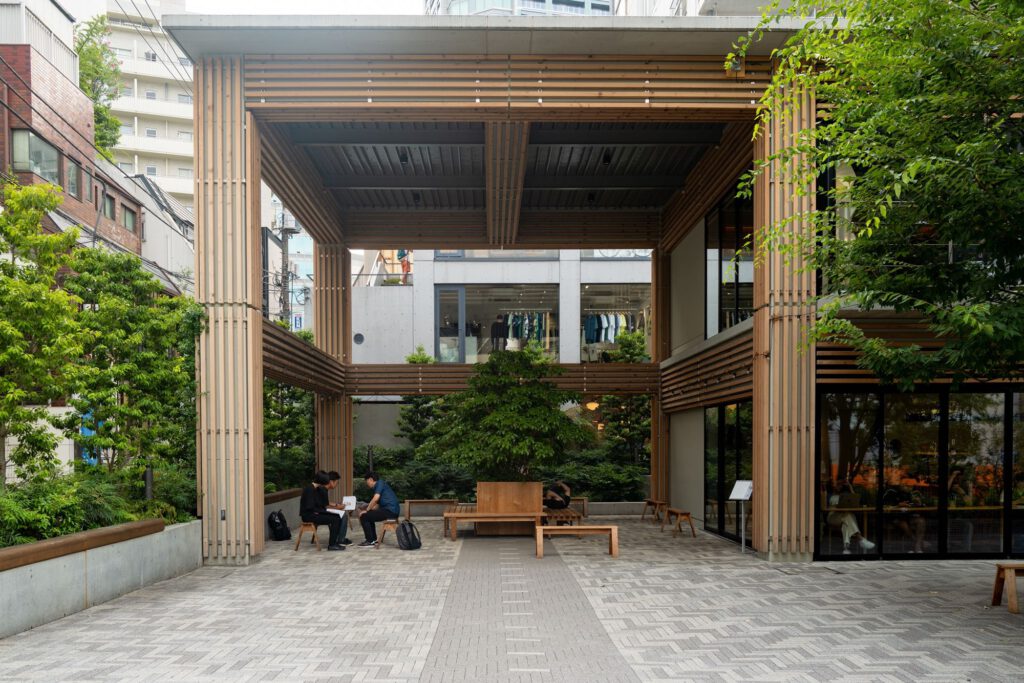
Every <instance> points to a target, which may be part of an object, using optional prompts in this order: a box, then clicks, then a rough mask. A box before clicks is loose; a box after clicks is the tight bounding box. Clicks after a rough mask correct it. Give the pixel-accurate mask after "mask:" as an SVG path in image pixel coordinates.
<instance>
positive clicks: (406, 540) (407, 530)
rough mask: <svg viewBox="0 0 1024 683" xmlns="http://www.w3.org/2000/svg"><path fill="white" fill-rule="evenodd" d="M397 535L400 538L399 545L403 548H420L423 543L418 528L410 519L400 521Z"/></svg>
mask: <svg viewBox="0 0 1024 683" xmlns="http://www.w3.org/2000/svg"><path fill="white" fill-rule="evenodd" d="M395 536H396V537H397V538H398V547H399V548H401V549H402V550H419V549H420V547H421V546H422V545H423V543H421V542H420V532H419V531H417V530H416V525H414V524H413V523H412V522H410V521H409V520H405V521H403V522H400V523H399V525H398V528H397V529H395Z"/></svg>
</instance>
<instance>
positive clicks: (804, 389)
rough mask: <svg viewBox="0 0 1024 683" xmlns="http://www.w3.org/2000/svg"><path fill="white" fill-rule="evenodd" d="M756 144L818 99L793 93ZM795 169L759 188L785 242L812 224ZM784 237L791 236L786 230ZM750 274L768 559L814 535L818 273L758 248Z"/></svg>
mask: <svg viewBox="0 0 1024 683" xmlns="http://www.w3.org/2000/svg"><path fill="white" fill-rule="evenodd" d="M787 99H788V106H787V109H788V111H787V112H786V115H785V116H778V115H776V116H775V117H773V122H772V124H771V125H770V126H769V127H768V128H767V130H764V131H762V133H761V135H760V136H759V138H758V139H757V141H756V149H755V155H756V157H757V158H759V159H767V158H769V157H770V156H771V155H772V154H774V153H775V152H776V151H778V150H779V149H781V148H783V147H785V146H787V145H788V144H789V143H790V142H792V141H793V140H794V139H795V138H796V136H797V134H798V132H799V131H800V130H802V129H806V128H809V127H810V126H813V125H814V100H813V98H812V97H810V96H809V95H807V94H806V93H798V94H793V93H790V94H789V96H788V98H787ZM793 175H794V174H793V173H791V169H788V168H786V167H785V166H784V165H783V164H782V163H781V162H779V161H775V162H773V163H772V164H771V166H770V167H769V168H768V169H766V172H765V173H764V174H763V175H762V176H761V177H760V178H758V181H757V183H756V185H755V188H754V222H755V226H756V227H758V228H760V227H761V226H764V225H776V226H777V225H780V223H781V222H782V221H783V220H785V219H787V218H794V217H796V218H795V219H794V220H792V221H791V222H790V223H788V224H787V225H786V226H785V228H784V233H783V236H782V239H785V240H787V241H789V242H790V243H792V240H793V239H794V237H793V236H795V235H798V234H801V233H802V231H804V230H806V229H807V226H806V223H805V222H804V221H802V220H800V219H799V216H800V215H801V214H803V213H805V212H806V211H808V210H810V209H811V208H813V207H812V204H811V202H813V200H814V192H813V188H810V190H811V191H809V192H803V193H799V192H798V189H799V188H798V186H797V185H795V180H794V177H793ZM787 236H788V237H787ZM762 257H763V258H762ZM757 264H758V265H757V270H756V272H755V276H754V281H755V286H754V306H755V313H754V396H753V399H754V415H753V423H754V424H753V430H754V434H753V445H754V501H753V507H754V529H753V540H754V547H755V548H756V549H757V550H759V551H761V552H764V553H767V554H768V556H769V557H770V558H772V559H806V558H808V557H809V556H810V554H811V553H812V551H813V542H814V541H813V539H814V529H813V524H814V504H813V501H814V476H813V473H814V403H815V395H814V358H815V350H814V347H813V345H808V344H807V335H806V333H807V330H808V328H809V326H810V324H811V322H812V321H813V319H814V315H815V312H814V307H813V305H812V304H811V299H812V297H813V296H814V293H815V279H814V273H813V272H808V271H806V270H805V269H804V262H803V260H802V259H800V258H798V257H796V256H788V257H787V256H786V255H783V254H782V253H780V252H779V250H778V249H772V250H771V251H770V252H768V253H764V254H760V255H759V258H758V259H757Z"/></svg>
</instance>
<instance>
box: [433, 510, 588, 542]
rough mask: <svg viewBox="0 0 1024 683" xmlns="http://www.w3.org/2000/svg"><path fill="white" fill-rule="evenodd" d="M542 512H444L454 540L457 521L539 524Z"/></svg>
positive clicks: (457, 526)
mask: <svg viewBox="0 0 1024 683" xmlns="http://www.w3.org/2000/svg"><path fill="white" fill-rule="evenodd" d="M542 517H544V512H542V511H540V510H538V511H536V512H477V511H476V510H473V511H472V512H469V511H466V512H463V511H459V510H452V511H450V512H446V513H444V522H445V526H446V528H447V529H448V531H449V533H450V538H451V540H453V541H454V540H455V539H456V537H457V536H458V533H459V522H533V523H534V525H536V526H539V525H540V522H541V518H542ZM559 528H563V529H569V528H572V529H575V528H577V527H559Z"/></svg>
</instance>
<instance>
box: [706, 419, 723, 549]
mask: <svg viewBox="0 0 1024 683" xmlns="http://www.w3.org/2000/svg"><path fill="white" fill-rule="evenodd" d="M718 412H719V411H718V408H708V409H706V410H705V411H704V528H705V529H706V530H707V531H713V532H715V533H716V534H717V533H720V532H721V529H719V520H718V445H719V444H718Z"/></svg>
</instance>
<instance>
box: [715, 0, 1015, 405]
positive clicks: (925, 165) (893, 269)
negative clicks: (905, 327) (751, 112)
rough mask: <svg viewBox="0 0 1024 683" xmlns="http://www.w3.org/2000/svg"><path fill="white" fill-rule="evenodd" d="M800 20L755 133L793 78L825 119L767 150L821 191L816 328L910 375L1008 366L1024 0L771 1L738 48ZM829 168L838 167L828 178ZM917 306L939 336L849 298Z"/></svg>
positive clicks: (813, 239)
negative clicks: (886, 334)
mask: <svg viewBox="0 0 1024 683" xmlns="http://www.w3.org/2000/svg"><path fill="white" fill-rule="evenodd" d="M780 16H790V17H816V18H809V19H807V21H806V23H805V24H804V27H803V28H802V29H801V30H799V31H797V32H796V34H795V35H794V36H792V37H791V38H790V39H789V40H787V42H786V43H785V45H784V46H783V47H781V48H779V49H777V50H775V52H774V54H773V56H774V57H775V58H776V59H777V60H778V67H777V69H776V70H775V72H774V75H773V80H772V84H771V86H770V87H769V89H768V90H767V92H766V93H765V95H764V97H763V99H762V101H761V105H762V106H761V109H760V112H759V127H760V130H759V131H758V134H763V131H764V130H765V126H766V124H768V123H770V122H771V120H772V119H773V117H775V118H780V117H781V118H785V113H784V111H783V106H784V105H785V103H786V102H787V100H788V98H791V97H792V96H793V94H794V93H796V92H802V91H803V92H811V93H813V94H814V95H815V97H816V98H817V101H818V102H819V103H824V104H823V106H822V107H821V108H820V110H819V120H818V125H817V126H816V127H815V128H814V129H812V130H803V131H801V132H800V134H799V135H798V136H797V138H796V139H795V140H794V141H793V142H792V144H789V145H788V146H786V147H785V148H784V149H781V150H779V151H778V152H777V153H775V154H774V155H773V156H772V157H771V158H769V159H762V160H759V163H758V164H757V166H756V168H755V171H754V175H756V174H757V173H760V172H761V171H762V170H763V168H764V165H765V164H767V163H771V162H773V161H774V162H777V163H781V164H782V167H783V168H785V169H786V172H787V173H790V174H792V175H793V177H794V178H796V179H797V180H799V181H802V182H803V183H804V184H805V185H806V186H807V187H808V188H809V189H807V190H806V192H807V193H808V194H809V193H810V192H812V189H810V188H811V187H812V184H813V183H814V181H818V187H817V192H818V197H817V199H818V201H817V202H814V201H811V202H810V205H811V206H814V209H813V210H811V211H809V212H807V213H806V214H803V215H801V216H798V217H797V219H796V220H800V221H805V222H806V224H807V225H809V226H810V230H809V231H808V232H807V233H806V234H804V235H803V237H802V239H796V240H792V239H785V238H782V237H781V236H782V235H783V234H784V233H785V232H786V231H787V226H786V225H774V226H767V229H766V230H765V231H764V232H762V233H760V234H759V236H758V238H759V239H760V240H762V244H764V245H765V246H767V247H768V248H776V249H780V250H783V251H787V250H793V251H794V252H795V251H799V252H801V255H802V256H804V257H806V258H807V259H808V263H809V267H810V268H814V269H818V270H819V271H820V273H821V275H822V277H821V280H822V282H823V287H822V291H821V292H820V294H821V297H820V298H819V300H818V302H817V303H818V305H819V320H818V322H817V324H816V325H815V328H814V330H813V331H812V332H813V336H814V337H815V338H817V339H820V340H833V341H838V342H841V343H846V344H850V345H852V346H853V347H854V348H856V349H857V350H858V351H860V352H861V360H860V361H859V362H860V363H861V365H862V366H863V367H866V368H868V369H870V370H871V371H873V372H874V373H875V374H876V375H877V376H879V377H880V378H881V379H882V380H883V381H887V382H894V383H898V384H900V385H902V386H910V385H912V384H913V383H914V382H915V381H927V380H929V379H932V378H934V377H936V376H937V375H940V374H943V373H947V372H948V373H951V374H952V376H953V378H954V380H955V381H960V380H963V379H967V378H978V379H986V378H995V377H1004V376H1007V375H1010V374H1016V373H1017V372H1018V370H1019V368H1020V366H1021V363H1022V362H1024V288H1022V281H1024V229H1022V228H1024V153H1022V151H1024V118H1022V116H1024V98H1022V97H1021V92H1022V90H1024V4H1022V3H1020V2H1017V1H1015V0H889V1H888V2H872V1H870V0H794V1H793V2H791V3H789V4H788V7H786V8H785V9H782V8H780V3H779V2H775V3H774V4H772V5H771V6H769V7H768V8H767V9H766V11H765V15H764V17H763V18H762V21H761V25H760V27H759V28H758V29H757V30H756V31H753V32H752V33H751V34H750V35H749V36H744V37H742V38H741V39H740V40H739V42H738V43H737V47H736V51H735V53H734V54H733V55H730V57H729V61H730V63H731V62H733V61H734V60H736V59H740V58H742V57H743V55H744V54H745V53H746V52H747V51H748V50H749V49H750V48H751V46H752V45H754V44H756V42H757V41H758V40H759V39H760V38H761V37H762V36H763V34H764V32H765V31H767V30H770V27H771V24H772V23H773V22H774V21H775V19H776V18H777V17H780ZM831 179H835V181H834V182H831ZM879 308H881V309H890V310H894V311H897V312H901V313H910V314H913V315H915V316H919V317H920V318H921V319H922V320H923V321H924V323H925V324H926V325H927V327H928V328H929V329H930V331H931V332H932V333H933V334H934V335H935V337H936V338H937V340H938V346H939V348H938V349H937V350H935V351H933V352H931V351H930V352H927V353H924V352H922V349H921V347H919V346H917V345H908V346H899V345H895V344H892V343H889V342H887V341H886V340H884V339H878V338H869V337H868V336H866V335H865V334H864V332H863V331H862V330H861V329H860V328H858V327H857V326H856V325H854V324H853V323H852V322H851V321H850V319H849V316H847V315H846V314H845V313H844V311H848V310H850V309H853V310H861V311H867V310H871V309H879Z"/></svg>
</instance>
